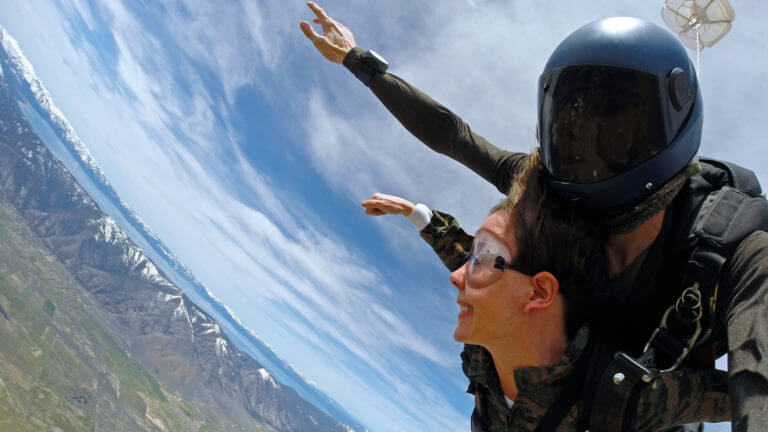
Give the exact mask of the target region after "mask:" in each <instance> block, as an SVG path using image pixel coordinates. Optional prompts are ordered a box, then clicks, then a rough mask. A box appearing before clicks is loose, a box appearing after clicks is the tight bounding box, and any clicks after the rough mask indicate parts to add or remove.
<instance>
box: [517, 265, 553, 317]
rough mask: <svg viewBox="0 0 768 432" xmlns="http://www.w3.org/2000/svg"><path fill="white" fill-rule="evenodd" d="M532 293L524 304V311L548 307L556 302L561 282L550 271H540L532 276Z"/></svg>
mask: <svg viewBox="0 0 768 432" xmlns="http://www.w3.org/2000/svg"><path fill="white" fill-rule="evenodd" d="M531 288H532V290H531V294H530V297H529V298H528V302H527V303H526V304H525V306H523V312H530V311H533V310H537V309H546V308H548V307H550V306H552V304H553V303H554V301H555V299H556V298H557V292H558V290H559V289H560V284H559V283H558V282H557V278H555V276H554V275H553V274H552V273H550V272H539V273H536V274H535V275H533V276H531Z"/></svg>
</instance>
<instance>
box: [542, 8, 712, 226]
mask: <svg viewBox="0 0 768 432" xmlns="http://www.w3.org/2000/svg"><path fill="white" fill-rule="evenodd" d="M538 120H539V124H538V127H539V136H540V140H541V152H542V157H543V161H544V164H545V166H546V169H547V173H548V178H549V181H550V184H551V185H552V187H553V189H555V190H556V191H557V192H558V193H559V194H560V195H561V196H563V197H565V198H567V199H570V200H573V201H575V202H576V204H577V205H578V206H579V207H582V208H584V209H588V210H591V211H598V212H601V211H612V210H616V209H621V208H627V207H629V206H632V205H634V204H635V203H638V202H640V201H642V200H643V199H645V198H647V197H648V196H650V195H651V194H653V193H654V192H656V191H658V190H659V188H661V187H662V186H663V185H664V184H665V183H666V182H668V181H669V180H670V179H672V178H673V177H675V175H676V174H677V173H679V172H680V171H681V170H682V169H683V168H684V167H686V166H687V165H688V164H689V163H690V162H691V160H692V159H693V158H694V157H695V156H696V152H697V151H698V148H699V143H700V141H701V127H702V104H701V94H700V91H699V86H698V82H697V78H696V72H695V69H694V67H693V63H692V62H691V60H690V59H689V58H688V54H687V52H686V51H685V48H684V47H683V45H682V44H681V43H680V42H679V41H678V40H677V39H676V38H675V36H674V35H672V34H671V33H670V32H668V31H666V30H664V29H662V28H660V27H658V26H656V25H654V24H651V23H648V22H645V21H642V20H639V19H635V18H607V19H603V20H600V21H596V22H593V23H591V24H588V25H586V26H584V27H582V28H580V29H578V30H576V31H575V32H573V33H572V34H571V35H570V36H568V37H567V38H566V39H565V40H564V41H563V42H562V43H561V44H560V45H559V46H558V47H557V48H556V49H555V51H554V52H553V53H552V56H551V57H550V58H549V61H548V62H547V65H546V67H545V68H544V72H543V73H542V75H541V77H540V79H539V119H538Z"/></svg>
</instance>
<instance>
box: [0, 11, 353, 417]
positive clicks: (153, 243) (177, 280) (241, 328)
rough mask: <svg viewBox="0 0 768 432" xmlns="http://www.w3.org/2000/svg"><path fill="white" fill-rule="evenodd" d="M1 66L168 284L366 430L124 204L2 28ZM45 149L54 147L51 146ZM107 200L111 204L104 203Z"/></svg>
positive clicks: (280, 376) (277, 370)
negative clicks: (162, 274)
mask: <svg viewBox="0 0 768 432" xmlns="http://www.w3.org/2000/svg"><path fill="white" fill-rule="evenodd" d="M0 64H1V65H0V76H2V73H3V71H2V69H3V68H6V69H8V71H7V72H9V75H11V77H12V79H10V80H7V81H10V84H11V85H12V87H15V89H16V90H17V92H18V93H19V94H20V96H21V99H23V100H22V102H26V103H28V104H29V105H30V107H31V108H32V109H33V110H34V111H35V112H36V113H37V114H38V115H39V116H40V118H41V120H42V121H43V122H45V123H46V124H47V126H48V127H50V128H51V129H52V130H53V132H54V134H55V135H56V136H57V137H58V140H59V144H60V145H61V146H62V148H63V149H64V150H65V151H66V152H68V153H69V154H70V155H71V156H72V158H73V160H74V163H77V164H78V165H79V167H80V168H82V171H83V173H84V175H85V176H87V177H88V178H87V179H86V178H81V177H78V181H80V182H81V183H82V185H83V187H84V188H86V189H89V186H90V187H93V188H96V189H97V190H98V192H100V194H101V195H103V197H104V199H102V200H98V204H99V206H100V207H103V208H111V209H114V211H113V212H111V213H112V214H111V216H113V217H115V218H117V219H119V220H118V223H119V225H120V226H122V227H123V228H127V229H128V231H131V233H130V237H131V238H132V239H134V240H138V241H139V243H142V242H143V243H144V244H143V245H141V246H142V249H143V250H144V251H145V252H146V253H148V254H149V255H150V257H151V258H152V260H153V261H155V262H156V263H157V265H158V266H159V268H160V269H161V270H162V271H163V273H164V274H165V275H166V276H167V277H168V279H169V280H170V281H172V282H173V283H174V284H175V285H176V286H178V287H180V288H181V289H182V291H184V292H185V293H187V295H190V296H191V297H193V299H194V300H195V302H196V303H197V304H198V305H200V306H201V307H203V308H204V310H205V311H206V312H207V313H209V314H211V315H213V316H214V317H215V318H216V320H217V321H219V322H222V323H226V324H227V325H226V327H227V331H228V332H234V333H236V335H237V337H235V338H234V343H235V344H237V345H238V347H239V348H240V349H242V350H244V351H245V352H247V353H248V354H249V355H250V356H251V357H253V358H254V359H256V360H258V361H259V362H261V363H263V364H265V365H266V366H267V367H268V369H269V370H270V371H272V373H273V374H274V376H275V378H276V379H277V380H278V381H279V382H281V383H284V384H285V385H288V386H291V387H293V388H294V389H295V390H296V391H297V392H298V393H299V394H300V395H301V396H302V397H303V398H304V399H307V400H308V401H310V402H311V403H313V404H315V405H316V406H318V407H319V408H320V409H321V410H323V411H324V412H325V413H326V414H328V415H330V416H331V417H334V418H337V419H339V420H340V421H342V422H343V423H346V424H350V425H352V426H353V427H354V428H355V429H359V430H363V429H365V428H364V426H362V425H361V424H360V422H359V421H358V420H357V419H356V418H354V416H352V415H351V414H349V413H348V412H347V411H346V410H345V409H344V408H343V407H341V406H340V405H339V404H338V403H337V402H336V401H334V400H333V399H332V398H331V397H330V396H328V395H327V394H325V393H324V392H323V391H322V390H321V389H319V388H318V387H317V385H316V384H315V383H314V382H313V381H312V380H311V379H309V378H307V377H306V376H304V375H303V374H302V373H301V372H300V371H299V370H297V369H296V368H295V367H293V366H292V365H291V364H290V363H289V362H288V361H286V360H285V359H284V358H282V356H280V355H279V354H278V353H277V352H276V351H275V350H274V349H273V348H272V347H271V346H270V345H269V344H268V343H267V342H266V341H264V340H263V339H262V338H261V337H260V336H258V334H257V333H256V332H255V331H253V329H251V328H249V327H248V326H246V325H245V324H244V322H243V321H242V320H241V319H240V318H239V317H238V316H237V315H236V314H235V313H234V311H232V310H231V309H230V308H229V307H228V306H226V305H225V304H224V303H223V302H222V301H221V300H219V299H218V298H217V297H216V296H215V295H214V294H213V293H212V292H211V291H210V290H209V289H208V288H207V287H206V286H204V285H203V284H202V282H200V281H199V280H198V279H197V278H196V277H195V276H194V275H193V273H192V272H191V271H190V270H189V269H188V268H187V267H185V266H184V264H183V263H182V262H181V261H180V260H179V259H178V258H177V257H176V256H175V255H174V254H173V253H172V252H171V251H170V249H169V248H168V247H167V246H166V245H165V244H164V243H163V242H162V241H161V240H160V239H159V238H158V237H157V236H156V235H155V234H154V233H153V232H152V230H151V229H150V228H149V226H148V225H147V224H146V223H144V221H143V220H142V219H141V218H140V217H139V216H138V215H137V214H136V213H135V212H134V211H133V210H131V209H130V207H129V206H128V204H127V203H126V202H125V201H124V200H122V199H121V198H120V196H119V195H118V194H117V192H116V191H115V190H114V189H113V188H112V186H111V184H110V183H109V181H108V180H107V178H106V175H105V174H104V172H103V171H102V170H101V168H100V167H99V165H98V163H97V162H96V160H95V159H94V158H93V156H92V155H91V153H90V152H89V151H88V149H87V147H86V145H85V143H83V142H82V141H81V140H80V139H79V138H78V137H77V134H76V133H75V131H74V129H73V128H72V126H71V125H70V123H69V121H68V120H67V119H66V117H65V116H64V114H63V113H62V112H61V111H60V110H59V109H58V107H56V105H55V104H54V102H53V99H52V97H51V95H50V94H49V92H48V91H47V89H46V88H45V86H44V85H43V83H42V81H41V80H40V79H39V78H38V77H37V76H36V74H35V72H34V68H33V66H32V64H31V63H30V62H29V61H28V60H27V59H26V57H25V56H24V54H23V52H22V51H21V49H20V47H19V45H18V42H17V41H16V40H15V39H13V38H12V37H11V36H10V35H9V34H8V32H7V31H6V30H5V28H3V27H2V26H0ZM14 81H15V82H14ZM13 84H16V85H15V86H14V85H13ZM32 129H33V130H35V131H36V132H37V128H36V125H35V124H33V125H32ZM45 144H46V145H48V146H50V145H51V143H49V142H46V143H45ZM65 165H67V163H65ZM67 168H68V169H69V170H70V171H72V172H73V173H74V172H75V171H76V170H73V169H72V168H73V167H72V166H71V165H70V166H67ZM95 198H96V197H95ZM105 200H108V201H109V202H105ZM137 237H138V238H137Z"/></svg>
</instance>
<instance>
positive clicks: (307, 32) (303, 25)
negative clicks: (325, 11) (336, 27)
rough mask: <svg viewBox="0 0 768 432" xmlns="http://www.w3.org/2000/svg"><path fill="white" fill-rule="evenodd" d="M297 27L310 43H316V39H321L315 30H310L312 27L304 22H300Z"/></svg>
mask: <svg viewBox="0 0 768 432" xmlns="http://www.w3.org/2000/svg"><path fill="white" fill-rule="evenodd" d="M299 27H301V31H303V32H304V36H306V37H307V38H309V40H311V41H312V42H317V40H318V39H322V36H320V35H319V34H317V32H316V31H315V29H313V28H312V25H310V24H309V23H308V22H306V21H302V22H301V24H299Z"/></svg>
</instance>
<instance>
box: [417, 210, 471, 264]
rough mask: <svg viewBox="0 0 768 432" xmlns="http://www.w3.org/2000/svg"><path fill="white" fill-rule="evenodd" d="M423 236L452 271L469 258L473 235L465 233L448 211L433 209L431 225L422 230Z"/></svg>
mask: <svg viewBox="0 0 768 432" xmlns="http://www.w3.org/2000/svg"><path fill="white" fill-rule="evenodd" d="M421 238H423V239H424V241H426V242H427V243H429V245H430V246H432V249H433V250H434V251H435V253H436V254H437V256H438V257H440V260H441V261H442V262H443V264H445V266H446V267H448V270H450V271H455V270H456V269H458V268H459V267H461V266H462V265H464V263H465V262H467V260H468V259H469V250H470V248H471V247H472V239H473V237H472V236H471V235H469V234H467V233H465V232H464V230H463V229H461V227H460V226H459V223H458V222H457V221H456V218H454V217H453V216H451V215H449V214H447V213H442V212H439V211H437V210H433V211H432V219H431V220H430V221H429V225H427V226H426V227H424V229H422V230H421Z"/></svg>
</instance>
